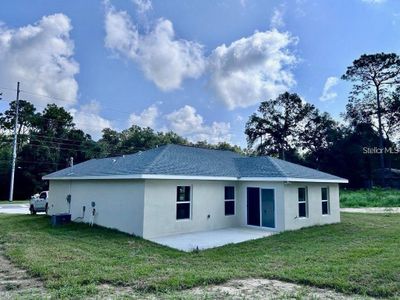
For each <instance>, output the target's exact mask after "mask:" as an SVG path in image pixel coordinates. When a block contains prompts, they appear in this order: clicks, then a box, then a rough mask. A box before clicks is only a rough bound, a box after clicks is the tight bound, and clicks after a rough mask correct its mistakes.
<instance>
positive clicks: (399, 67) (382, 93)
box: [342, 53, 400, 182]
mask: <svg viewBox="0 0 400 300" xmlns="http://www.w3.org/2000/svg"><path fill="white" fill-rule="evenodd" d="M342 79H344V80H349V81H351V82H353V83H354V85H353V90H352V92H351V95H350V98H353V99H355V98H357V97H361V98H363V99H364V101H365V102H368V101H370V99H371V97H374V99H375V103H376V106H375V107H374V108H373V109H372V110H371V114H370V117H373V116H374V115H375V114H376V116H377V121H378V135H379V147H380V148H381V149H383V144H384V143H383V128H382V114H383V113H384V111H383V109H382V99H384V98H385V97H387V95H388V93H389V92H390V90H392V89H393V88H394V87H395V86H396V85H398V84H399V83H400V57H399V56H398V55H397V54H395V53H377V54H369V55H367V54H363V55H361V57H360V58H359V59H356V60H355V61H353V64H352V65H351V66H349V67H347V70H346V73H345V74H344V75H343V76H342ZM380 168H381V171H382V182H384V168H385V160H384V153H383V151H381V153H380Z"/></svg>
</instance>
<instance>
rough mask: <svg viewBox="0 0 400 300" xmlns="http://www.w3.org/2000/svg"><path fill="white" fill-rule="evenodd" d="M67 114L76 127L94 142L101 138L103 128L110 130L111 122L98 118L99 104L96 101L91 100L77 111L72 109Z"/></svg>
mask: <svg viewBox="0 0 400 300" xmlns="http://www.w3.org/2000/svg"><path fill="white" fill-rule="evenodd" d="M69 112H70V113H71V115H72V116H73V118H74V123H75V124H76V126H77V127H78V128H79V129H82V130H83V131H84V132H85V133H88V134H90V135H91V136H92V138H93V139H94V140H98V139H99V138H100V137H101V135H102V133H101V131H102V130H103V129H104V128H112V124H111V121H109V120H107V119H105V118H103V117H101V116H100V104H99V102H97V101H94V100H93V101H91V102H90V103H88V104H85V105H82V106H81V107H80V108H79V109H76V108H72V109H70V110H69Z"/></svg>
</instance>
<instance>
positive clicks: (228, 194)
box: [225, 186, 235, 216]
mask: <svg viewBox="0 0 400 300" xmlns="http://www.w3.org/2000/svg"><path fill="white" fill-rule="evenodd" d="M234 214H235V187H234V186H226V187H225V216H232V215H234Z"/></svg>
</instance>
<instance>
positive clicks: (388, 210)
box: [340, 207, 400, 214]
mask: <svg viewBox="0 0 400 300" xmlns="http://www.w3.org/2000/svg"><path fill="white" fill-rule="evenodd" d="M340 211H341V212H350V213H367V214H387V213H400V207H359V208H350V207H349V208H341V209H340Z"/></svg>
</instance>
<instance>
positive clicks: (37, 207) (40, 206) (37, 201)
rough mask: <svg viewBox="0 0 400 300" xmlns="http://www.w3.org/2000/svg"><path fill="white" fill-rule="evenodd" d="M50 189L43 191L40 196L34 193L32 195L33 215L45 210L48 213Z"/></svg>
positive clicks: (31, 207) (30, 209)
mask: <svg viewBox="0 0 400 300" xmlns="http://www.w3.org/2000/svg"><path fill="white" fill-rule="evenodd" d="M48 198H49V191H43V192H41V193H40V194H39V196H37V195H34V196H32V197H31V200H30V205H29V211H30V212H31V215H35V214H36V213H37V212H45V213H46V214H47V209H48V206H49V205H48V201H47V199H48Z"/></svg>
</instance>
